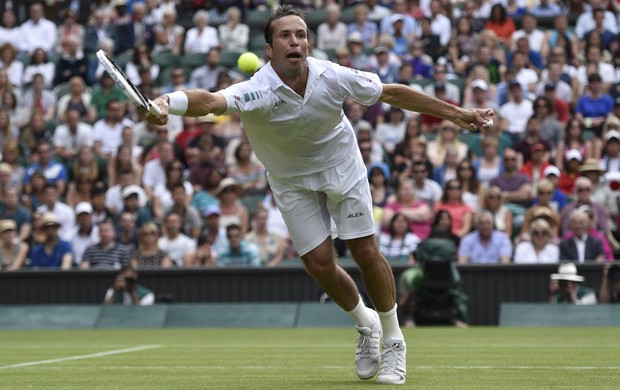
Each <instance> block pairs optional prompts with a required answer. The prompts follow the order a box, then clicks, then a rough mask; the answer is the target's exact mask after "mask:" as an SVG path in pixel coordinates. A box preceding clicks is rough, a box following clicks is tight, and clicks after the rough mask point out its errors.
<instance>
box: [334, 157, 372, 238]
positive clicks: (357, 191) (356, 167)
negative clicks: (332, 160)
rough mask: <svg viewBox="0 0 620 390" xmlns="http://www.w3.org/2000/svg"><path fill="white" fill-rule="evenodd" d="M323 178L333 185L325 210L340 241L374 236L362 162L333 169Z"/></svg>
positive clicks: (370, 202) (369, 197)
mask: <svg viewBox="0 0 620 390" xmlns="http://www.w3.org/2000/svg"><path fill="white" fill-rule="evenodd" d="M328 174H329V175H330V176H329V177H325V178H324V179H325V180H327V181H329V182H330V183H332V184H333V186H334V188H331V189H330V190H329V191H328V192H327V194H328V198H327V207H328V209H329V213H330V214H331V217H332V218H333V219H334V222H335V223H336V228H337V232H338V237H340V239H342V240H350V239H354V238H360V237H366V236H369V235H373V234H374V233H375V222H374V218H373V209H372V196H371V195H370V185H369V183H368V179H367V177H366V166H365V165H364V163H363V162H362V161H361V159H355V160H354V161H352V162H350V163H349V164H342V165H340V166H337V167H335V169H334V170H333V171H332V172H329V173H328Z"/></svg>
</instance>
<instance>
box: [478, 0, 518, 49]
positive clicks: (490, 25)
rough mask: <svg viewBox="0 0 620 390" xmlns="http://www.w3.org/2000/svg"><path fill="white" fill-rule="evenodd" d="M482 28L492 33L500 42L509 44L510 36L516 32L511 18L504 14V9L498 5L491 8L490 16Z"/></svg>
mask: <svg viewBox="0 0 620 390" xmlns="http://www.w3.org/2000/svg"><path fill="white" fill-rule="evenodd" d="M484 28H485V29H487V30H491V31H493V32H494V33H495V34H496V35H497V37H498V38H499V39H500V40H501V41H503V42H506V43H507V42H510V39H511V38H512V34H513V33H514V32H515V31H517V28H516V26H515V23H514V22H513V20H512V18H510V17H509V16H508V15H507V13H506V8H504V6H503V5H502V4H499V3H498V4H495V5H494V6H493V7H492V8H491V15H490V16H489V20H487V22H486V24H485V26H484Z"/></svg>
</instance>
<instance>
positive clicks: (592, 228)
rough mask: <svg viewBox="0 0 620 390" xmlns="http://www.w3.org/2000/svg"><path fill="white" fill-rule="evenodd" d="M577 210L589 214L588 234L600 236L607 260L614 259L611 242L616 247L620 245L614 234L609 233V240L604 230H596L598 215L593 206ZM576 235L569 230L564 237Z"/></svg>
mask: <svg viewBox="0 0 620 390" xmlns="http://www.w3.org/2000/svg"><path fill="white" fill-rule="evenodd" d="M577 210H579V211H582V212H583V213H585V214H586V215H587V216H588V227H587V231H588V235H590V236H592V237H595V238H598V239H599V240H600V241H601V244H603V254H604V257H605V260H607V261H613V260H614V254H613V251H612V249H611V245H609V243H610V242H613V243H614V246H616V247H617V245H618V244H617V241H616V240H615V238H614V236H613V234H609V233H608V236H609V240H608V239H607V237H606V236H605V233H604V232H599V231H598V230H596V215H595V214H594V211H593V210H592V207H590V206H581V207H579V208H578V209H577ZM574 236H575V233H574V232H573V231H569V232H568V233H566V234H565V235H564V238H572V237H574ZM612 240H613V241H612Z"/></svg>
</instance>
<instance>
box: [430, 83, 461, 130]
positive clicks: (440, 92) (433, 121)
mask: <svg viewBox="0 0 620 390" xmlns="http://www.w3.org/2000/svg"><path fill="white" fill-rule="evenodd" d="M446 88H447V87H446V84H445V83H443V82H436V83H435V97H436V98H437V99H439V100H443V101H444V102H447V103H450V104H453V105H455V106H458V105H459V104H458V103H457V102H455V101H453V100H450V98H449V97H448V95H447V93H446V92H447V89H446ZM421 117H422V130H423V131H425V132H427V131H435V130H436V129H437V128H439V127H441V126H442V123H443V122H446V121H445V120H441V118H438V117H436V116H433V115H430V114H422V115H421ZM452 126H453V128H455V129H458V128H459V127H458V126H456V125H454V124H453V125H452Z"/></svg>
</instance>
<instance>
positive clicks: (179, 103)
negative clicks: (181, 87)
mask: <svg viewBox="0 0 620 390" xmlns="http://www.w3.org/2000/svg"><path fill="white" fill-rule="evenodd" d="M166 96H168V99H169V101H170V102H169V103H168V106H170V108H169V109H168V113H169V114H171V115H184V114H185V113H186V112H187V106H188V105H189V99H188V98H187V94H186V93H185V92H183V91H176V92H172V93H167V94H166Z"/></svg>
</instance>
